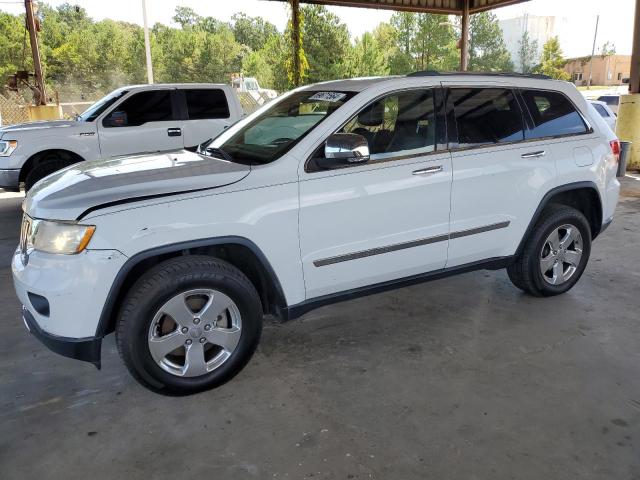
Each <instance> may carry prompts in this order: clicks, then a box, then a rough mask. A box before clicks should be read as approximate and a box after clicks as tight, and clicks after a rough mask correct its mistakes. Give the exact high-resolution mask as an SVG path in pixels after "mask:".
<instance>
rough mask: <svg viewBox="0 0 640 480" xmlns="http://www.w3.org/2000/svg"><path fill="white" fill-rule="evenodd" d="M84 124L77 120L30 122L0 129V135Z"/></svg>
mask: <svg viewBox="0 0 640 480" xmlns="http://www.w3.org/2000/svg"><path fill="white" fill-rule="evenodd" d="M82 123H83V122H76V121H75V120H51V121H42V122H28V123H17V124H15V125H7V126H6V127H0V135H2V134H3V133H9V132H18V133H19V132H27V131H30V130H43V129H47V128H61V127H77V126H80V125H81V124H82Z"/></svg>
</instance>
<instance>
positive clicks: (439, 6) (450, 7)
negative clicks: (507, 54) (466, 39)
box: [275, 0, 529, 15]
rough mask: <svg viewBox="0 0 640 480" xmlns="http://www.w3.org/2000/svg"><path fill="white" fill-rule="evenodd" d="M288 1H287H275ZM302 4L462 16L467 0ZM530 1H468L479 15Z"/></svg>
mask: <svg viewBox="0 0 640 480" xmlns="http://www.w3.org/2000/svg"><path fill="white" fill-rule="evenodd" d="M275 1H286V0H275ZM299 1H300V3H317V4H320V5H335V6H340V7H362V8H381V9H385V10H397V11H403V12H419V13H445V14H453V15H462V14H463V12H464V4H465V0H299ZM528 1H529V0H468V2H469V13H478V12H483V11H485V10H491V9H494V8H498V7H504V6H506V5H515V4H516V3H524V2H528Z"/></svg>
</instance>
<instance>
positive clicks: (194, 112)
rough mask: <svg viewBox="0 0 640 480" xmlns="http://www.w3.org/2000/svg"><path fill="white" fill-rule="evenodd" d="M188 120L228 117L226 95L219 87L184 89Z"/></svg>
mask: <svg viewBox="0 0 640 480" xmlns="http://www.w3.org/2000/svg"><path fill="white" fill-rule="evenodd" d="M184 92H185V96H186V99H187V112H188V114H189V120H205V119H210V118H229V105H228V104H227V97H226V95H225V94H224V92H223V91H222V90H220V89H217V88H216V89H191V90H185V91H184Z"/></svg>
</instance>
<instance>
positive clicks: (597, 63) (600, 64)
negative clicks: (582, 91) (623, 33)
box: [564, 55, 631, 86]
mask: <svg viewBox="0 0 640 480" xmlns="http://www.w3.org/2000/svg"><path fill="white" fill-rule="evenodd" d="M564 71H565V72H567V73H568V74H569V75H571V80H572V81H573V83H575V84H576V85H578V86H580V85H586V84H587V82H588V81H589V57H582V58H570V59H568V60H567V64H566V65H565V66H564ZM630 72H631V56H630V55H607V56H606V57H603V56H602V55H595V56H594V57H593V71H592V73H591V85H620V84H622V83H623V82H622V80H623V79H628V78H629V75H630Z"/></svg>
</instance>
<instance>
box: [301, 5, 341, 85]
mask: <svg viewBox="0 0 640 480" xmlns="http://www.w3.org/2000/svg"><path fill="white" fill-rule="evenodd" d="M300 11H301V14H302V18H303V21H302V48H303V50H304V54H305V56H306V59H307V62H308V64H309V70H308V72H307V76H306V79H307V81H308V82H309V83H314V82H320V81H322V80H327V79H336V78H344V77H345V76H346V75H347V62H346V60H347V56H348V53H349V49H350V48H351V42H350V40H349V30H348V29H347V26H346V25H345V24H344V23H342V22H340V19H339V18H338V16H337V15H335V14H333V13H331V12H329V10H327V8H326V7H323V6H320V5H305V6H303V7H302V8H301V9H300Z"/></svg>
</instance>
